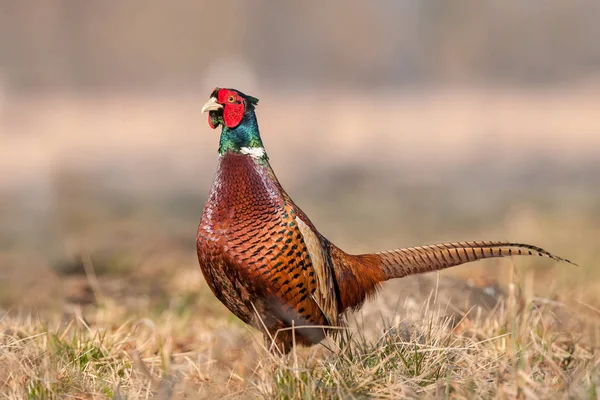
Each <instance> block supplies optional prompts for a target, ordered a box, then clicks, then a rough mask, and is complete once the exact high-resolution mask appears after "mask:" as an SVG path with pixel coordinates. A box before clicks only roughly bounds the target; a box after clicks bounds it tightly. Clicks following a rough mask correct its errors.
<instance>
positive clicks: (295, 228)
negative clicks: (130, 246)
mask: <svg viewBox="0 0 600 400" xmlns="http://www.w3.org/2000/svg"><path fill="white" fill-rule="evenodd" d="M213 99H214V100H213ZM250 99H251V100H250ZM234 101H235V102H234ZM257 102H258V100H256V99H254V98H251V97H249V96H245V95H243V94H242V93H241V92H238V91H234V90H231V89H218V88H217V89H215V91H213V93H212V95H211V101H210V102H209V103H207V105H205V108H206V109H208V110H209V111H210V113H211V114H210V116H209V122H210V125H211V127H216V126H218V125H219V124H221V125H223V133H222V135H221V145H220V149H219V151H220V157H219V161H218V167H217V174H216V177H215V180H214V183H213V186H212V189H211V191H210V193H209V196H208V200H207V202H206V206H205V208H204V212H203V214H202V219H201V221H200V225H199V227H198V235H197V240H196V244H197V251H198V260H199V262H200V267H201V269H202V273H203V274H204V277H205V279H206V281H207V283H208V285H209V287H210V288H211V290H212V291H213V293H214V294H215V296H216V297H217V298H218V299H219V300H220V301H221V302H222V303H223V304H224V305H225V306H227V308H229V310H231V311H232V312H233V313H234V314H235V315H236V316H237V317H239V318H240V319H241V320H243V321H244V322H246V323H247V324H250V325H252V326H254V327H255V328H257V329H259V330H261V331H262V332H263V333H264V334H265V337H266V339H267V342H268V343H270V342H271V339H274V343H275V344H276V345H277V346H278V347H280V348H281V349H283V351H288V350H289V349H290V347H291V345H292V343H293V340H294V339H295V341H296V342H297V343H300V344H304V345H312V344H315V343H318V342H319V341H321V340H322V339H323V338H324V336H325V329H324V327H327V326H338V325H341V324H343V313H344V312H345V311H346V310H348V309H356V308H358V307H360V306H361V305H362V304H363V302H364V300H365V299H366V298H367V296H369V295H370V294H373V293H374V292H375V290H376V289H377V287H378V286H379V284H381V283H382V282H384V281H386V280H388V279H393V278H400V277H403V276H407V275H412V274H418V273H424V272H429V271H435V270H440V269H444V268H448V267H451V266H455V265H459V264H463V263H466V262H470V261H476V260H479V259H482V258H491V257H504V256H511V255H536V256H542V257H549V258H552V259H554V260H557V261H566V260H563V259H562V258H559V257H556V256H553V255H552V254H550V253H548V252H547V251H545V250H543V249H541V248H538V247H534V246H530V245H525V244H520V243H508V242H459V243H446V244H438V245H433V246H423V247H414V248H407V249H399V250H391V251H386V252H381V253H374V254H362V255H350V254H347V253H345V252H344V251H342V250H341V249H339V248H338V247H336V246H335V245H333V244H332V243H331V242H329V241H328V240H327V239H326V238H325V237H323V236H322V235H321V234H320V233H319V232H318V231H317V230H316V228H315V227H314V225H313V224H312V222H311V221H310V220H309V219H308V217H307V216H306V214H304V212H302V210H301V209H300V208H299V207H298V206H297V205H296V204H295V203H294V202H293V201H292V199H291V198H290V197H289V196H288V194H287V193H286V192H285V191H284V190H283V188H282V187H281V185H280V184H279V181H278V180H277V178H276V176H275V174H274V173H273V170H272V169H271V167H270V165H269V162H268V159H267V157H266V154H265V153H264V148H263V147H262V141H261V140H260V136H259V134H258V125H257V124H256V118H255V115H254V105H255V104H256V103H257ZM228 104H235V105H236V107H237V108H236V109H235V111H236V113H238V114H239V107H240V105H241V106H243V108H242V109H243V110H244V114H243V115H244V117H243V118H241V120H240V118H239V116H238V114H232V115H233V116H231V115H228V114H227V113H228V109H227V107H228ZM219 106H220V107H219ZM232 121H233V122H232ZM291 327H294V328H297V329H295V330H294V332H293V333H292V330H291V329H289V328H291ZM286 328H288V329H286Z"/></svg>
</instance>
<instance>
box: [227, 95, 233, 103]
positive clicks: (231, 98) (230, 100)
mask: <svg viewBox="0 0 600 400" xmlns="http://www.w3.org/2000/svg"><path fill="white" fill-rule="evenodd" d="M227 101H228V102H230V103H233V102H234V101H235V96H233V95H231V96H229V98H228V99H227Z"/></svg>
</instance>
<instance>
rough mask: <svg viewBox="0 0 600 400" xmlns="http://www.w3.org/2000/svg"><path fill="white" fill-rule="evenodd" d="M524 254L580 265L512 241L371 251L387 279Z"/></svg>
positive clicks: (534, 247)
mask: <svg viewBox="0 0 600 400" xmlns="http://www.w3.org/2000/svg"><path fill="white" fill-rule="evenodd" d="M521 255H527V256H538V257H546V258H551V259H552V260H555V261H562V262H567V263H569V264H573V265H576V264H575V263H573V262H571V261H569V260H567V259H564V258H561V257H557V256H555V255H553V254H551V253H550V252H548V251H546V250H544V249H542V248H539V247H536V246H532V245H529V244H522V243H510V242H483V241H481V242H457V243H442V244H434V245H430V246H421V247H410V248H406V249H398V250H388V251H383V252H381V253H375V254H371V255H370V256H371V257H377V258H378V259H379V261H380V263H381V264H380V265H381V269H382V271H383V273H384V276H385V279H392V278H401V277H403V276H407V275H413V274H420V273H424V272H430V271H437V270H440V269H445V268H449V267H453V266H455V265H460V264H464V263H468V262H471V261H477V260H481V259H483V258H494V257H509V256H521ZM363 256H368V255H363Z"/></svg>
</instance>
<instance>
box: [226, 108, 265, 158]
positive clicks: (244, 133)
mask: <svg viewBox="0 0 600 400" xmlns="http://www.w3.org/2000/svg"><path fill="white" fill-rule="evenodd" d="M247 149H263V151H262V156H260V157H257V158H260V159H262V160H267V153H265V152H264V146H263V144H262V140H261V138H260V132H259V130H258V122H257V121H256V114H255V113H254V111H253V110H252V111H247V112H246V113H245V115H244V118H243V119H242V122H240V124H239V125H238V126H236V127H235V128H228V127H227V126H225V125H223V130H222V131H221V140H220V141H219V154H221V155H223V154H225V153H226V152H227V151H232V152H234V153H241V154H248V150H247Z"/></svg>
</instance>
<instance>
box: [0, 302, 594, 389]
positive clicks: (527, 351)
mask: <svg viewBox="0 0 600 400" xmlns="http://www.w3.org/2000/svg"><path fill="white" fill-rule="evenodd" d="M431 304H432V302H431V301H428V302H426V303H424V305H423V307H422V309H421V311H420V312H418V313H415V314H414V315H412V316H411V317H409V318H406V319H403V320H400V321H399V322H396V323H393V324H388V325H387V327H386V328H385V329H384V330H383V331H380V332H378V333H376V337H375V339H368V337H369V335H370V334H372V333H373V332H366V331H365V328H360V329H348V330H343V331H341V332H340V334H339V335H338V338H337V339H335V340H333V339H328V341H327V342H326V343H325V344H324V346H318V347H314V348H311V349H297V350H295V351H293V352H292V353H291V354H290V355H289V356H287V357H279V356H274V355H271V354H269V353H268V352H266V351H265V349H264V348H262V345H261V341H260V337H259V336H258V335H257V334H256V333H254V332H250V331H249V330H248V329H247V328H244V327H242V326H241V325H240V324H239V323H238V322H235V321H232V322H231V323H230V324H228V325H224V326H223V325H222V326H221V328H222V329H218V328H217V329H215V327H208V328H207V327H205V328H204V329H203V328H202V327H201V326H200V325H199V324H200V323H201V321H197V320H194V319H193V317H192V318H190V317H189V316H182V315H181V314H178V313H176V312H175V309H171V308H167V309H165V310H164V311H162V312H160V313H159V314H157V315H155V316H153V317H152V318H137V319H136V318H135V317H132V316H131V315H129V316H125V317H124V316H123V313H119V312H115V313H111V310H110V307H113V306H115V307H116V304H114V305H110V304H108V305H103V306H100V307H98V308H95V309H93V310H91V311H90V310H88V311H82V310H81V309H79V308H75V309H74V310H73V311H72V313H71V315H70V316H66V317H65V316H63V317H62V318H59V319H56V320H54V321H49V320H48V319H42V318H38V317H35V316H32V315H31V314H29V315H18V314H13V313H9V314H5V315H4V316H3V318H2V320H1V321H0V348H1V351H0V365H2V366H3V367H4V368H2V369H0V394H2V396H4V397H7V398H10V399H21V398H52V397H63V396H66V397H74V398H105V397H106V398H125V397H126V398H150V397H153V396H157V398H162V399H167V398H180V397H188V398H189V397H192V398H214V397H216V396H219V397H223V396H226V397H233V398H257V397H261V398H282V399H296V398H297V399H300V398H302V399H306V398H319V399H324V398H364V397H372V398H399V397H431V396H436V397H452V398H473V397H476V398H480V397H484V398H491V397H508V398H515V397H522V398H554V397H558V396H562V397H565V398H566V397H569V398H588V399H596V398H598V396H599V393H600V392H599V391H598V385H599V384H600V356H599V355H598V353H597V350H596V347H595V343H593V342H592V341H591V340H592V338H591V337H590V335H587V334H583V332H587V331H584V330H583V329H582V328H583V324H584V321H582V320H579V319H576V318H575V317H574V316H573V315H569V314H566V313H565V312H564V310H563V308H564V307H563V306H562V305H561V304H559V303H557V302H554V301H549V300H544V299H535V300H531V301H526V300H525V299H523V298H520V297H518V296H516V295H515V294H514V293H511V294H509V296H508V297H507V298H506V299H503V300H501V301H500V302H499V303H498V305H497V306H496V308H495V309H494V310H492V312H490V313H489V314H488V315H487V316H486V317H482V316H481V315H482V314H481V313H477V312H474V311H473V312H472V313H469V314H467V315H466V316H464V317H463V318H462V319H461V320H460V321H458V322H457V321H453V320H451V319H448V318H446V317H443V315H445V314H444V313H443V310H442V309H440V308H439V307H431ZM471 314H473V315H471ZM107 315H117V316H119V317H118V319H119V320H111V319H110V318H107V317H106V316H107ZM123 318H124V319H123ZM383 322H384V323H386V321H383ZM366 329H368V328H366ZM595 329H596V334H597V333H598V330H597V326H596V328H595ZM227 335H229V336H227Z"/></svg>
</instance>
